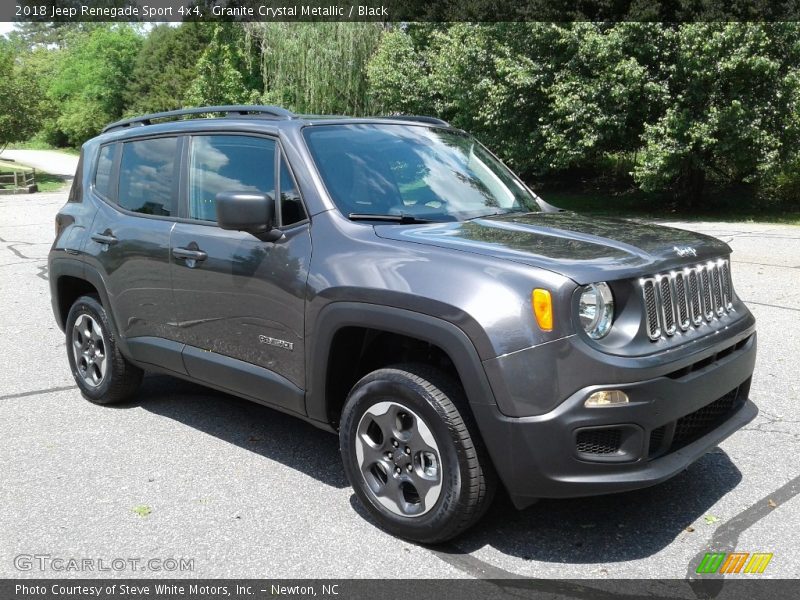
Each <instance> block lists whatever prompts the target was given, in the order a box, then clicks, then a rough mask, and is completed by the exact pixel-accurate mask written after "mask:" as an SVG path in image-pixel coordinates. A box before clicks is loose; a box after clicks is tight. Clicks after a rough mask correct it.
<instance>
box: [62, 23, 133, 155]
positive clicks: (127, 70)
mask: <svg viewBox="0 0 800 600" xmlns="http://www.w3.org/2000/svg"><path fill="white" fill-rule="evenodd" d="M141 44H142V39H141V37H140V36H139V34H138V33H137V31H136V30H135V29H134V28H133V27H131V26H128V25H114V26H107V27H102V28H99V29H95V30H94V31H92V32H91V33H90V34H88V35H85V36H80V37H78V38H75V39H74V40H73V41H72V42H71V43H69V44H68V45H67V48H66V49H65V50H64V53H63V55H62V56H61V60H60V61H59V64H58V71H57V73H56V75H55V78H54V79H53V81H52V82H51V84H50V86H49V90H48V97H49V100H50V101H51V102H52V103H54V104H55V105H56V106H58V112H59V116H58V118H57V119H56V122H57V125H58V128H59V129H60V130H61V131H63V132H64V135H65V136H66V138H67V140H68V141H69V143H70V144H72V145H75V146H77V145H80V144H82V143H83V142H84V141H86V140H87V139H88V138H90V137H92V136H94V135H96V134H97V133H98V132H99V131H100V129H102V127H103V126H104V125H106V124H107V123H108V122H110V121H113V120H115V119H118V118H119V117H120V116H122V114H123V110H124V107H125V87H124V86H125V82H126V81H128V79H129V78H130V75H131V73H132V71H133V66H134V62H135V60H136V56H137V54H138V52H139V49H140V47H141Z"/></svg>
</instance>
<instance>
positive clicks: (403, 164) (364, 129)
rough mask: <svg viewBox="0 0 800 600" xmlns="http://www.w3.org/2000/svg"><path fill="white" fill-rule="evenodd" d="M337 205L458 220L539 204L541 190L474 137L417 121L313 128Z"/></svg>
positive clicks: (308, 133)
mask: <svg viewBox="0 0 800 600" xmlns="http://www.w3.org/2000/svg"><path fill="white" fill-rule="evenodd" d="M304 135H305V138H306V141H307V143H308V146H309V149H310V150H311V154H312V155H313V157H314V160H315V161H316V163H317V166H318V168H319V171H320V174H321V175H322V179H323V180H324V182H325V186H326V188H327V189H328V193H329V194H330V195H331V197H332V198H333V201H334V202H335V203H336V206H337V207H338V208H339V210H340V211H341V212H342V213H343V214H344V215H346V216H349V215H359V216H363V215H398V216H401V215H402V216H405V217H410V218H415V219H419V220H426V221H453V220H465V219H471V218H475V217H480V216H485V215H493V214H499V213H505V212H510V211H523V212H531V211H538V210H539V206H538V204H537V203H536V199H535V198H534V196H533V195H532V194H531V193H530V192H529V191H528V190H527V189H526V188H525V187H524V186H523V185H522V183H520V182H519V181H518V180H517V178H516V177H514V175H513V174H512V173H511V172H510V171H509V170H508V169H507V168H506V167H504V166H503V165H502V164H501V163H500V162H499V161H498V160H497V159H495V158H494V157H493V156H492V155H491V154H490V153H489V152H488V151H487V150H486V149H485V148H484V147H483V146H481V145H480V144H479V143H478V142H477V141H475V140H474V139H473V138H471V137H470V136H468V135H466V134H464V133H460V132H457V131H452V130H450V129H442V128H430V127H422V126H415V125H382V124H349V125H344V124H343V125H319V126H312V127H307V128H306V129H305V130H304Z"/></svg>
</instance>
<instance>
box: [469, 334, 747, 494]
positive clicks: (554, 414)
mask: <svg viewBox="0 0 800 600" xmlns="http://www.w3.org/2000/svg"><path fill="white" fill-rule="evenodd" d="M751 325H752V324H751ZM755 357H756V334H755V331H754V329H753V327H752V326H751V327H749V328H747V329H746V330H742V331H739V332H738V333H737V334H736V335H735V336H732V337H728V338H727V339H726V340H725V341H724V342H722V341H721V342H719V344H718V345H717V346H716V348H714V349H713V350H712V351H711V353H710V354H709V353H708V351H706V352H704V353H703V358H698V360H696V361H695V362H690V363H689V364H685V363H686V361H685V360H683V361H681V362H680V365H682V366H681V367H680V368H679V369H674V370H670V369H669V368H667V369H666V370H665V372H664V373H663V374H661V375H658V376H654V377H649V378H647V379H638V378H637V377H636V376H637V375H640V374H641V371H637V370H633V369H631V370H630V372H628V373H627V375H628V377H629V379H628V381H629V382H628V383H621V382H620V381H621V380H622V381H625V375H626V373H625V370H623V371H620V370H619V369H615V370H614V373H613V377H611V376H609V377H608V379H603V378H600V377H598V378H597V379H596V381H597V380H599V381H608V384H607V385H605V384H604V385H590V386H585V387H582V388H581V389H579V390H578V391H576V392H574V393H572V394H570V395H569V397H568V398H567V399H566V400H565V401H563V402H561V403H559V404H558V405H557V406H556V407H555V408H553V409H551V410H549V411H548V412H545V413H543V414H538V415H534V416H526V417H513V416H507V415H505V414H503V413H501V412H500V410H499V408H498V405H501V399H500V398H498V405H488V404H487V405H473V406H472V409H473V412H474V413H475V417H476V419H477V421H478V423H479V426H480V429H481V433H482V435H483V438H484V440H485V442H486V445H487V447H488V450H489V453H490V455H491V457H492V459H493V461H494V464H495V467H496V468H497V471H498V474H499V475H500V478H501V480H502V481H503V483H504V484H505V486H506V488H507V489H508V492H509V494H510V496H511V498H512V500H513V501H514V504H515V505H516V506H517V507H518V508H523V507H525V506H527V505H529V504H531V503H532V502H533V501H535V500H536V499H537V498H563V497H576V496H590V495H596V494H605V493H610V492H621V491H626V490H632V489H637V488H642V487H647V486H649V485H653V484H656V483H659V482H661V481H664V480H666V479H668V478H670V477H672V476H673V475H676V474H677V473H679V472H680V471H682V470H683V469H685V468H686V467H687V466H688V465H689V464H691V463H692V462H694V461H695V460H697V459H698V458H700V457H701V456H702V455H703V454H705V453H706V452H707V451H708V450H709V449H710V448H713V447H714V446H716V445H717V444H719V443H720V442H721V441H722V440H724V439H725V438H726V437H728V436H729V435H731V434H732V433H733V432H734V431H736V430H737V429H739V428H741V427H743V426H744V425H745V424H747V423H748V422H750V421H751V420H752V419H753V418H755V416H756V415H757V414H758V409H757V408H756V406H755V405H754V404H753V403H752V402H751V401H750V400H749V399H748V393H749V389H750V380H751V376H752V373H753V368H754V365H755ZM696 358H697V357H696ZM672 364H673V366H674V365H675V364H677V363H672ZM666 366H667V367H669V364H668V365H666ZM600 367H602V365H598V368H600ZM562 368H563V366H562ZM662 370H663V365H662ZM492 383H493V387H494V382H492ZM603 389H620V390H623V391H625V393H626V394H627V395H628V397H629V398H630V403H629V404H625V405H621V406H611V407H602V408H586V407H585V406H584V402H585V400H586V398H587V397H588V396H589V395H590V394H591V393H592V392H594V391H597V390H603ZM532 393H535V390H532Z"/></svg>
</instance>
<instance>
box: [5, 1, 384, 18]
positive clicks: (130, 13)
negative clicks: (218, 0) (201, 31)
mask: <svg viewBox="0 0 800 600" xmlns="http://www.w3.org/2000/svg"><path fill="white" fill-rule="evenodd" d="M15 16H16V17H17V18H18V19H26V18H37V19H52V20H61V19H66V20H73V19H74V20H80V19H97V18H106V19H111V20H117V19H119V20H130V21H135V20H145V21H147V20H154V19H165V20H169V19H181V18H186V17H192V18H195V19H203V18H205V17H217V18H219V17H221V18H229V19H259V18H261V19H266V20H272V19H293V18H303V17H307V18H315V17H316V18H333V19H337V18H338V19H356V18H365V17H386V18H388V17H389V11H388V9H387V8H386V7H385V6H363V5H360V4H351V5H344V6H342V5H333V4H332V5H327V6H320V5H307V4H287V5H284V6H275V5H270V6H267V5H264V4H259V5H255V6H218V5H214V6H211V7H200V6H197V5H189V6H183V5H181V6H177V7H176V6H152V5H149V4H142V5H141V6H137V5H128V6H119V7H114V6H87V5H80V6H75V5H69V6H57V5H52V6H47V5H25V6H22V5H17V7H16V13H15Z"/></svg>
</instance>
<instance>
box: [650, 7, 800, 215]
mask: <svg viewBox="0 0 800 600" xmlns="http://www.w3.org/2000/svg"><path fill="white" fill-rule="evenodd" d="M799 67H800V25H798V24H797V23H774V24H745V23H689V24H684V25H682V26H681V27H680V29H679V31H678V35H677V39H676V48H675V60H674V63H673V64H672V65H671V67H670V69H669V70H668V72H667V86H668V89H669V102H668V105H667V106H666V109H665V110H664V112H663V114H661V115H660V116H659V118H657V119H656V120H654V121H653V122H651V123H648V124H647V125H646V126H645V131H644V136H643V142H644V147H643V151H642V161H641V162H640V164H639V165H638V166H637V168H636V172H635V175H636V179H637V181H638V182H639V183H640V184H641V186H642V188H643V189H646V190H662V189H674V190H675V191H676V192H677V194H678V196H679V198H681V199H682V200H683V201H684V203H685V204H686V205H687V206H692V205H695V204H697V203H698V202H699V201H700V199H701V198H702V195H703V192H704V190H705V189H706V184H707V183H708V182H713V183H715V184H717V185H720V184H721V185H731V184H766V183H768V182H770V181H779V180H780V174H784V175H786V167H787V166H788V165H789V164H792V162H793V161H796V157H797V156H798V155H797V148H798V142H799V141H800V139H799V138H798V135H799V134H800V130H798V118H797V115H798V109H800V104H799V103H798V98H799V97H800V89H798V83H799V80H798V68H799ZM795 164H796V162H795ZM776 178H777V179H776ZM795 181H796V180H795Z"/></svg>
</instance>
